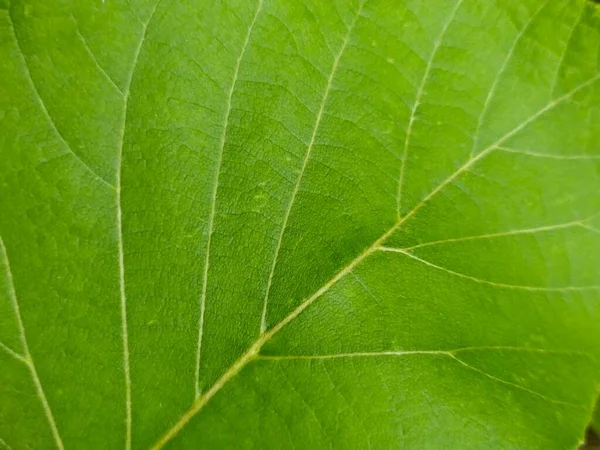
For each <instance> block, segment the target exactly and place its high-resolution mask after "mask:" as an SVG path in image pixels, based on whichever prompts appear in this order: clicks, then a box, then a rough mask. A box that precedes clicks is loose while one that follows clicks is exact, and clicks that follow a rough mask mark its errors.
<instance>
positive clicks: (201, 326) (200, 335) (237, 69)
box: [194, 0, 263, 398]
mask: <svg viewBox="0 0 600 450" xmlns="http://www.w3.org/2000/svg"><path fill="white" fill-rule="evenodd" d="M262 2H263V0H259V1H258V4H257V7H256V11H255V13H254V17H253V18H252V21H251V22H250V25H249V26H248V32H247V33H246V37H245V39H244V43H243V45H242V49H241V50H240V54H239V56H238V58H237V60H236V63H235V69H234V71H233V77H232V80H231V85H230V88H229V92H228V95H227V102H226V105H225V114H224V119H223V130H222V132H221V137H220V139H219V153H218V156H217V167H216V171H215V179H214V182H213V192H212V201H211V207H210V215H209V219H208V240H207V243H206V255H205V258H204V273H203V277H202V294H201V295H200V315H199V318H198V345H197V347H196V372H195V378H194V389H195V393H196V398H198V397H199V396H200V356H201V353H202V338H203V334H204V313H205V310H206V291H207V287H208V269H209V266H210V247H211V242H212V234H213V227H214V222H215V211H216V206H217V191H218V187H219V178H220V174H221V165H222V162H223V151H224V149H225V142H226V140H227V131H228V128H229V116H230V114H231V104H232V99H233V92H234V91H235V85H236V83H237V80H238V76H239V72H240V66H241V64H242V59H243V57H244V54H245V53H246V49H247V48H248V43H249V42H250V36H251V35H252V30H253V29H254V25H255V24H256V20H257V19H258V15H259V13H260V10H261V9H262Z"/></svg>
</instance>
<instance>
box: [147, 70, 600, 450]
mask: <svg viewBox="0 0 600 450" xmlns="http://www.w3.org/2000/svg"><path fill="white" fill-rule="evenodd" d="M598 79H600V73H599V74H596V75H595V76H594V77H592V78H590V79H589V80H587V81H585V82H583V83H581V84H579V85H578V86H576V87H575V88H574V89H572V90H571V91H569V92H567V93H566V94H564V95H562V96H561V97H559V98H557V99H555V100H553V101H552V102H550V103H548V104H547V105H546V106H545V107H543V108H541V109H539V110H538V111H537V112H535V113H534V114H532V115H531V116H530V117H529V118H527V119H526V120H524V121H523V122H522V123H521V124H519V125H518V126H516V127H515V128H513V129H511V130H509V131H508V132H507V133H505V134H504V135H503V136H502V137H500V138H499V139H498V140H497V141H496V142H494V143H493V144H491V145H490V146H489V147H487V148H486V149H484V150H483V151H482V152H480V153H478V154H477V155H475V156H472V157H471V158H469V159H468V160H467V161H466V162H465V163H464V164H463V165H462V166H461V167H459V168H458V169H457V170H456V171H454V172H453V173H452V174H451V175H450V176H448V178H446V179H445V180H444V181H442V182H441V183H440V184H439V185H438V186H437V187H436V188H434V189H433V190H432V191H431V192H430V193H429V194H428V195H427V196H425V197H424V198H423V199H422V200H421V201H420V202H419V203H417V204H416V205H415V206H414V207H413V208H412V209H411V210H410V211H409V212H408V213H407V214H406V215H404V216H403V217H401V218H399V219H398V220H397V221H396V222H395V223H394V224H393V225H392V226H391V227H390V228H389V229H388V230H387V231H386V232H385V233H384V234H382V235H381V236H380V237H379V238H377V239H376V240H375V241H374V242H373V243H372V244H371V245H370V246H369V247H367V248H366V249H365V250H364V251H363V252H362V253H361V254H360V255H358V256H357V257H356V258H355V259H354V260H352V261H351V262H350V263H349V264H348V265H347V266H346V267H344V268H343V269H341V270H340V271H339V272H338V273H337V274H335V275H334V276H333V277H332V278H331V279H330V280H329V281H328V282H327V283H325V284H324V285H323V286H322V287H321V288H320V289H319V290H318V291H316V292H315V293H314V294H313V295H311V296H310V297H309V298H307V299H306V300H304V301H303V302H302V303H301V304H300V305H299V306H298V307H296V309H294V310H293V311H292V312H291V313H290V314H288V315H287V316H286V317H285V318H284V319H283V320H282V321H281V322H279V323H278V324H277V325H275V326H274V327H273V328H271V329H269V330H268V331H266V332H265V333H263V334H261V335H260V336H259V338H258V339H257V340H256V341H255V342H254V343H253V344H252V345H251V346H250V347H249V348H248V350H247V351H246V352H245V353H244V354H243V355H242V356H241V357H240V358H239V359H238V360H237V361H235V362H234V363H233V364H232V365H231V366H230V367H229V368H228V369H227V370H226V371H225V372H224V373H223V375H221V377H220V378H219V379H218V380H217V381H216V382H215V383H214V384H213V385H212V387H211V388H210V389H209V390H208V391H206V393H204V394H203V395H202V396H200V397H198V398H197V399H196V401H195V402H194V403H193V404H192V406H191V407H190V409H188V410H187V411H186V412H185V413H183V415H182V416H181V417H180V419H179V420H178V421H177V423H175V425H173V427H171V428H170V429H169V430H168V431H167V432H166V433H165V434H164V435H163V436H162V437H161V438H160V440H159V441H158V442H157V443H156V444H155V445H154V446H153V447H152V450H159V449H161V448H163V447H164V445H165V444H167V443H168V442H169V441H170V440H171V439H173V438H174V437H175V436H177V434H178V433H179V432H180V431H181V430H182V429H183V428H184V427H185V425H186V424H187V423H188V422H189V421H190V420H191V419H192V418H193V417H194V416H195V415H196V414H197V413H198V412H199V411H200V410H201V409H202V408H203V407H204V406H205V405H206V404H207V403H208V402H209V401H210V399H211V398H212V397H214V396H215V395H216V394H217V393H218V392H219V391H220V390H221V388H222V387H223V386H225V385H226V384H227V383H228V382H229V381H230V380H231V379H232V378H233V377H235V376H236V375H237V374H238V373H239V372H240V371H241V370H242V369H243V368H244V367H245V366H246V365H248V364H249V363H250V362H252V361H254V360H256V359H257V357H258V355H259V352H260V350H261V348H262V347H263V346H264V345H265V343H267V342H268V341H269V340H270V339H271V338H272V337H273V336H275V335H276V334H277V333H279V331H281V330H282V329H283V328H284V327H285V326H286V325H287V324H289V323H290V322H292V321H293V320H294V319H295V318H296V317H298V316H299V315H300V314H301V313H302V312H303V311H304V310H305V309H307V308H308V307H309V306H310V305H312V304H313V303H314V302H315V301H316V300H317V299H318V298H319V297H321V296H322V295H323V294H324V293H325V292H327V291H328V290H329V289H330V288H331V287H332V286H334V285H335V284H336V283H337V282H338V281H339V280H340V279H342V278H344V277H345V276H346V275H347V274H349V273H351V272H352V270H354V268H355V267H356V266H358V265H359V264H360V263H361V262H362V261H364V260H365V259H366V258H367V257H368V256H370V255H371V254H373V253H374V252H375V251H377V250H378V249H379V248H380V247H381V246H382V244H383V243H384V242H385V241H386V240H387V239H388V238H389V237H390V236H391V235H392V234H393V233H394V232H395V231H396V230H397V229H398V228H400V226H401V225H402V224H403V223H405V222H406V221H407V220H408V219H410V218H411V217H412V216H413V215H415V214H416V213H417V212H418V211H419V210H420V209H421V208H422V207H423V206H424V205H425V204H427V203H428V202H429V201H430V200H431V199H432V198H434V197H435V196H436V195H437V194H438V193H439V192H440V191H442V190H443V189H444V188H445V187H446V186H448V185H449V184H451V183H452V182H453V181H454V180H456V179H457V178H458V177H459V176H460V175H461V174H463V173H464V172H466V171H468V170H469V169H470V168H471V167H472V166H473V165H474V164H475V163H476V162H477V161H479V160H481V159H482V158H484V157H485V156H486V155H488V154H490V153H491V152H492V151H493V150H495V149H496V148H497V147H498V146H501V145H502V144H503V143H505V142H506V141H507V140H508V139H510V138H511V137H513V136H514V135H516V134H517V133H519V132H520V131H521V130H523V129H524V128H525V127H527V126H528V125H529V124H531V123H532V122H534V121H536V120H537V119H538V118H540V117H541V116H542V115H544V114H545V113H547V112H548V111H550V110H552V109H553V108H555V107H556V106H557V105H559V104H561V103H562V102H564V101H566V100H568V99H570V98H571V97H572V96H573V95H574V94H575V93H577V92H579V91H580V90H582V89H584V88H586V87H588V86H590V85H591V84H593V83H595V82H596V81H598Z"/></svg>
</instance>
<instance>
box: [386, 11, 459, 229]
mask: <svg viewBox="0 0 600 450" xmlns="http://www.w3.org/2000/svg"><path fill="white" fill-rule="evenodd" d="M462 2H463V0H458V1H457V2H456V5H454V8H453V10H452V12H451V13H450V14H449V16H448V20H447V21H446V23H445V24H444V26H443V27H442V31H441V32H440V35H439V36H438V38H437V39H436V41H435V43H434V45H433V49H432V51H431V55H430V56H429V60H428V61H427V65H426V66H425V72H424V73H423V78H422V79H421V83H420V84H419V87H418V88H417V94H416V96H415V102H414V103H413V107H412V110H411V112H410V118H409V119H408V127H407V129H406V138H405V140H404V150H403V151H402V162H401V166H400V178H399V180H398V194H397V202H398V203H397V217H398V218H399V217H400V216H401V214H402V187H403V184H404V173H405V171H406V158H407V157H408V148H409V146H410V139H411V137H412V129H413V124H414V122H415V118H416V116H417V110H418V109H419V105H420V104H421V98H422V97H423V93H424V92H425V85H426V84H427V81H428V80H429V74H430V72H431V68H432V67H433V60H434V59H435V56H436V55H437V52H438V50H439V49H440V47H441V45H442V42H443V40H444V36H445V34H446V31H448V27H449V26H450V24H451V23H452V21H453V20H454V16H456V12H457V11H458V8H459V7H460V5H461V3H462Z"/></svg>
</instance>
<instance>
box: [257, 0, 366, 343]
mask: <svg viewBox="0 0 600 450" xmlns="http://www.w3.org/2000/svg"><path fill="white" fill-rule="evenodd" d="M363 6H364V2H361V4H360V6H359V7H358V10H357V12H356V16H355V17H354V19H353V21H352V23H351V24H350V26H349V27H348V30H347V31H346V36H344V40H343V41H342V46H341V47H340V50H339V52H338V53H337V55H335V57H334V59H333V65H332V66H331V72H330V74H329V77H328V78H327V85H326V86H325V92H324V93H323V99H322V101H321V105H320V106H319V111H318V112H317V118H316V120H315V124H314V127H313V130H312V134H311V136H310V141H309V143H308V146H307V148H306V153H305V155H304V160H303V161H302V167H301V169H300V173H299V174H298V179H297V180H296V184H295V185H294V190H293V191H292V195H291V197H290V200H289V202H288V206H287V208H286V211H285V215H284V216H283V223H282V225H281V230H280V232H279V237H278V238H277V245H276V247H275V256H274V257H273V263H272V264H271V270H270V272H269V279H268V281H267V288H266V289H265V297H264V300H263V310H262V316H261V319H260V332H261V333H264V332H265V331H266V329H267V308H268V302H269V294H270V292H271V285H272V284H273V275H274V274H275V267H276V266H277V260H278V258H279V252H280V250H281V244H282V242H283V236H284V234H285V230H286V229H287V226H288V221H289V218H290V214H291V212H292V207H293V206H294V202H295V201H296V196H297V195H298V190H299V189H300V183H301V182H302V178H303V177H304V172H305V171H306V167H307V166H308V161H309V159H310V155H311V152H312V149H313V146H314V144H315V139H316V137H317V133H318V131H319V126H320V125H321V119H322V118H323V112H324V111H325V105H326V104H327V98H328V97H329V93H330V92H331V86H332V85H333V79H334V77H335V74H336V72H337V69H338V66H339V63H340V59H341V57H342V54H343V53H344V50H346V46H347V45H348V41H349V40H350V35H351V33H352V30H353V29H354V26H355V25H356V22H357V21H358V18H359V16H360V13H361V12H362V9H363Z"/></svg>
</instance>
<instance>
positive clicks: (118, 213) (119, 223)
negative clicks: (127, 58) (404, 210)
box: [115, 0, 161, 450]
mask: <svg viewBox="0 0 600 450" xmlns="http://www.w3.org/2000/svg"><path fill="white" fill-rule="evenodd" d="M160 2H161V0H157V2H156V3H155V4H154V8H153V9H152V12H151V14H150V17H149V18H148V21H147V22H145V23H142V36H141V37H140V41H139V43H138V45H137V47H136V49H135V51H134V54H133V61H132V66H131V72H130V73H129V78H128V79H127V84H126V86H125V89H124V94H123V123H122V127H121V138H120V144H119V147H118V151H117V176H116V187H115V189H116V195H115V201H116V216H117V224H116V225H117V242H118V254H119V256H118V258H119V295H120V301H121V336H122V339H123V373H124V376H125V449H126V450H130V449H131V434H132V432H131V428H132V425H131V416H132V413H131V410H132V402H131V373H130V366H129V336H128V329H127V295H126V292H125V252H124V248H123V212H122V207H121V174H122V162H123V145H124V142H125V129H126V126H127V110H128V106H129V94H130V92H131V82H132V80H133V75H134V74H135V71H136V69H137V64H138V60H139V56H140V53H141V51H142V46H143V45H144V42H145V40H146V35H147V32H148V26H149V25H150V22H151V21H152V19H153V18H154V14H155V13H156V10H157V9H158V5H159V4H160Z"/></svg>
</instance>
